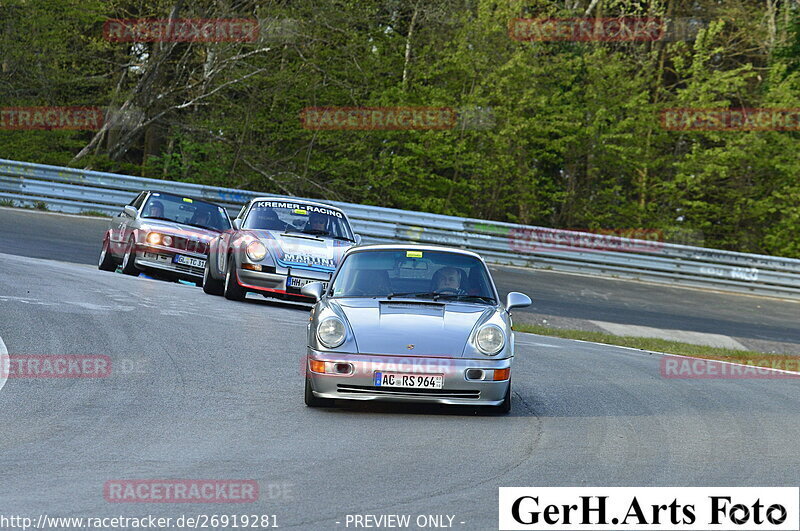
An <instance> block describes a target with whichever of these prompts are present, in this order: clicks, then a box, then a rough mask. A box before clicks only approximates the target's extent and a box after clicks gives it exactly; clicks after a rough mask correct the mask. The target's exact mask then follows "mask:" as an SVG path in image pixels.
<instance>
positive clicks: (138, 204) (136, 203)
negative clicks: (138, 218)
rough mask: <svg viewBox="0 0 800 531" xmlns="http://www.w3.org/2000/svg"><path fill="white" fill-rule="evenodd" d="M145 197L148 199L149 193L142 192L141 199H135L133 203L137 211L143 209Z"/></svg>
mask: <svg viewBox="0 0 800 531" xmlns="http://www.w3.org/2000/svg"><path fill="white" fill-rule="evenodd" d="M145 197H147V192H142V193H141V194H139V197H137V198H136V199H134V200H133V202H132V203H131V205H132V206H133V208H135V209H136V210H139V209H140V208H142V203H144V198H145Z"/></svg>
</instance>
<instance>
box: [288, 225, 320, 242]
mask: <svg viewBox="0 0 800 531" xmlns="http://www.w3.org/2000/svg"><path fill="white" fill-rule="evenodd" d="M290 232H291V233H294V234H305V235H307V236H319V234H314V232H306V231H304V230H300V229H288V228H287V229H286V230H285V231H283V233H284V234H289V233H290ZM315 232H318V231H315ZM326 233H327V232H326ZM314 239H315V240H319V238H314Z"/></svg>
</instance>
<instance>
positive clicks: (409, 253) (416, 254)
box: [406, 251, 422, 258]
mask: <svg viewBox="0 0 800 531" xmlns="http://www.w3.org/2000/svg"><path fill="white" fill-rule="evenodd" d="M406 258H422V251H406Z"/></svg>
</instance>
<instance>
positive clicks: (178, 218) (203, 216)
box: [142, 192, 231, 232]
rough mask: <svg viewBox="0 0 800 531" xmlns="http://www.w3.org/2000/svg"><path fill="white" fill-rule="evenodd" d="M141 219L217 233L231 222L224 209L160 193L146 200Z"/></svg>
mask: <svg viewBox="0 0 800 531" xmlns="http://www.w3.org/2000/svg"><path fill="white" fill-rule="evenodd" d="M142 217H143V218H149V219H160V220H164V221H174V222H175V223H182V224H184V225H192V226H194V227H201V228H204V229H210V230H215V231H219V232H222V231H224V230H228V229H230V228H231V221H230V219H228V215H227V213H226V212H225V209H224V208H222V207H220V206H217V205H214V204H212V203H207V202H205V201H199V200H197V199H191V198H189V197H182V196H179V195H172V194H165V193H160V192H159V193H153V194H151V195H150V197H149V198H148V199H147V203H145V205H144V208H143V209H142Z"/></svg>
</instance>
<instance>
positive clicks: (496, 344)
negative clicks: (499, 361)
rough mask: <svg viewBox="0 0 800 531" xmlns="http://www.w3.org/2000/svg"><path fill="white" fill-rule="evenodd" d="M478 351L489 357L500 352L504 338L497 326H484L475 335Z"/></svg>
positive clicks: (504, 342) (504, 341)
mask: <svg viewBox="0 0 800 531" xmlns="http://www.w3.org/2000/svg"><path fill="white" fill-rule="evenodd" d="M475 343H477V347H478V350H480V351H481V352H483V353H484V354H488V355H489V356H494V355H495V354H497V353H498V352H500V351H501V350H502V348H503V345H505V344H506V336H505V334H503V331H502V330H500V327H499V326H497V325H486V326H484V327H483V328H481V329H480V330H478V333H477V334H476V335H475Z"/></svg>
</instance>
